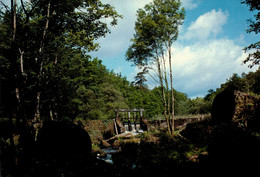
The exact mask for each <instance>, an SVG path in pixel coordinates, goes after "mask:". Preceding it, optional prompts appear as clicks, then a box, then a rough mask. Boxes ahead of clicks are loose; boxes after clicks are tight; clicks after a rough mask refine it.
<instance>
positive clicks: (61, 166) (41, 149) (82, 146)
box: [33, 121, 92, 176]
mask: <svg viewBox="0 0 260 177" xmlns="http://www.w3.org/2000/svg"><path fill="white" fill-rule="evenodd" d="M91 164H92V159H91V140H90V137H89V135H88V133H87V132H86V131H85V130H84V129H83V128H82V127H81V126H79V125H75V124H73V123H71V122H58V121H49V122H44V123H43V126H42V128H41V130H40V131H39V135H38V138H37V142H36V147H35V152H34V159H33V166H34V170H35V172H36V173H38V174H37V175H38V176H62V175H65V176H82V174H85V173H86V172H87V171H88V167H89V166H91Z"/></svg>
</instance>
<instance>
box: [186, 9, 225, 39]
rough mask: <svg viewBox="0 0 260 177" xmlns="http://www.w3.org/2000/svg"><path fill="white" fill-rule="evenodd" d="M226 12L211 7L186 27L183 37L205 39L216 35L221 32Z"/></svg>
mask: <svg viewBox="0 0 260 177" xmlns="http://www.w3.org/2000/svg"><path fill="white" fill-rule="evenodd" d="M227 17H228V13H227V12H225V13H224V12H222V10H218V11H216V10H215V9H213V10H212V11H210V12H207V13H205V14H203V15H201V16H199V17H198V18H197V20H196V21H195V22H192V24H191V25H190V26H189V27H188V29H187V32H186V34H185V36H184V38H185V39H195V40H206V39H208V38H210V37H216V36H217V35H218V34H219V33H220V32H222V26H223V25H224V24H225V23H226V22H227Z"/></svg>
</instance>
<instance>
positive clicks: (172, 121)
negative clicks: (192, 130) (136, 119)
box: [168, 39, 175, 135]
mask: <svg viewBox="0 0 260 177" xmlns="http://www.w3.org/2000/svg"><path fill="white" fill-rule="evenodd" d="M168 44H169V46H168V47H169V49H168V51H169V65H170V82H171V102H172V112H171V129H172V135H173V133H174V129H175V125H174V90H173V80H172V54H171V40H170V39H169V42H168Z"/></svg>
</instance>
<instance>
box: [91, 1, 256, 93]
mask: <svg viewBox="0 0 260 177" xmlns="http://www.w3.org/2000/svg"><path fill="white" fill-rule="evenodd" d="M102 2H103V3H108V4H111V5H112V6H114V7H115V9H116V11H117V12H118V13H119V14H121V15H123V19H119V21H118V25H117V26H116V27H112V28H111V34H109V35H107V37H106V38H102V39H99V40H98V41H97V42H98V43H99V44H100V46H101V47H100V49H99V51H98V52H95V53H91V55H92V56H93V57H98V58H99V59H101V60H102V61H103V64H104V65H105V66H106V67H107V68H108V69H110V70H113V71H114V72H116V73H121V74H122V76H125V77H127V79H128V80H129V81H133V80H134V77H135V75H136V73H137V72H138V68H137V67H135V66H132V65H133V63H131V62H127V61H126V60H125V53H126V50H127V49H128V47H129V45H130V44H131V43H130V39H131V38H133V34H134V33H135V31H134V25H135V21H136V10H137V9H139V8H143V7H144V6H145V4H147V3H150V2H152V0H102ZM181 2H182V6H183V7H184V8H185V10H186V17H185V20H184V23H183V25H182V26H181V27H180V34H179V37H178V39H177V41H175V42H174V43H173V46H172V55H173V65H172V66H173V82H174V83H173V85H174V88H175V89H176V90H178V91H180V92H184V93H187V95H188V96H189V97H190V98H196V97H204V96H205V95H206V94H207V92H208V90H209V89H214V90H215V89H216V88H219V87H220V85H221V84H222V83H225V82H226V80H227V79H228V78H230V77H231V76H232V75H233V73H237V74H239V75H240V74H242V73H243V72H245V73H248V72H250V71H252V72H253V71H255V70H256V69H257V67H254V68H252V69H250V68H248V66H247V65H243V64H242V61H243V60H244V59H245V58H246V56H247V54H246V53H244V51H243V48H244V47H245V46H248V45H250V44H251V43H254V42H256V39H257V38H258V40H259V36H257V35H255V34H248V33H246V29H247V26H248V24H247V22H246V21H247V19H254V17H253V13H252V12H250V11H249V8H248V7H247V6H246V5H245V4H241V1H240V0H217V1H216V0H181ZM147 79H148V82H147V84H148V85H149V86H150V88H152V87H154V86H155V85H156V83H155V82H154V81H153V80H152V79H151V78H149V77H148V78H147Z"/></svg>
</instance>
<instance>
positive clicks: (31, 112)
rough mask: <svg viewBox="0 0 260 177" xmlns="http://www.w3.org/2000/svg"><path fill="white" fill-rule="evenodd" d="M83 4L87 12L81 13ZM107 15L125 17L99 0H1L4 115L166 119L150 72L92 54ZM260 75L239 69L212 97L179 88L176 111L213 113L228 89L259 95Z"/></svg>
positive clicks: (104, 30) (0, 111) (0, 71)
mask: <svg viewBox="0 0 260 177" xmlns="http://www.w3.org/2000/svg"><path fill="white" fill-rule="evenodd" d="M49 5H50V6H49ZM13 6H14V4H13ZM65 6H66V7H67V8H63V7H65ZM82 8H86V9H87V10H86V11H85V12H83V11H79V10H78V12H77V11H75V10H76V9H82ZM93 12H96V13H93ZM12 13H15V14H16V16H15V17H16V18H15V23H14V20H11V19H12V18H14V15H13V14H12ZM50 14H51V15H50ZM48 15H49V16H48ZM104 17H105V18H106V17H110V18H113V21H112V22H111V25H116V20H117V18H120V17H121V16H120V15H118V14H117V13H116V12H115V10H114V9H113V8H112V7H111V6H109V5H103V4H102V3H101V2H99V1H97V2H96V3H94V4H92V3H90V2H88V3H83V2H81V1H75V2H74V1H73V2H69V1H68V2H63V3H60V2H51V3H50V2H49V1H46V2H45V1H42V2H38V1H32V2H31V3H30V4H29V3H27V2H24V3H23V4H20V5H16V9H15V10H14V9H13V8H11V7H8V6H5V5H4V4H1V19H0V20H1V23H0V30H1V33H0V40H1V43H0V44H1V48H0V59H1V64H0V79H1V80H0V81H1V85H0V86H1V107H0V115H1V117H10V115H12V114H19V115H22V117H24V119H26V120H30V119H34V118H35V117H36V115H37V116H39V117H40V119H42V120H48V119H76V118H78V119H108V118H109V119H110V118H113V117H114V110H115V109H118V108H144V109H145V110H146V117H147V118H155V117H160V116H161V115H162V114H163V105H162V99H161V97H162V96H161V93H160V90H161V87H155V88H148V87H147V85H146V83H145V80H146V79H145V78H144V77H149V76H147V75H146V76H144V75H142V73H139V75H137V76H136V80H135V81H133V82H130V81H128V80H127V79H126V77H124V76H122V75H121V74H118V73H114V72H113V71H109V70H108V69H106V67H105V66H104V65H102V58H100V59H98V58H92V57H91V56H90V55H89V54H88V52H90V51H93V50H98V44H95V43H94V39H98V38H99V37H102V36H105V34H106V33H108V32H109V28H108V26H107V24H105V23H104V22H102V21H101V20H100V19H101V18H104ZM10 27H12V28H10ZM10 32H11V33H10ZM259 77H260V76H259V69H258V70H257V71H256V72H255V73H249V74H242V76H239V75H237V74H234V75H233V76H232V77H230V78H229V79H228V80H227V82H226V83H223V84H222V85H221V86H220V88H219V89H217V90H216V91H214V90H209V91H208V92H209V93H208V94H207V95H206V96H205V98H195V99H190V98H188V96H187V94H185V93H182V92H179V91H176V90H174V97H175V99H176V100H175V104H176V105H175V108H174V109H175V114H176V115H188V114H207V113H209V112H210V106H211V104H212V100H213V99H214V96H215V95H216V94H217V93H219V92H220V91H221V90H223V89H224V88H226V87H228V88H230V89H234V90H241V91H246V92H252V93H255V94H259V85H260V84H259ZM165 90H166V89H165ZM168 92H171V90H169V91H168Z"/></svg>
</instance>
